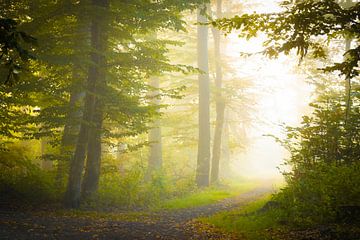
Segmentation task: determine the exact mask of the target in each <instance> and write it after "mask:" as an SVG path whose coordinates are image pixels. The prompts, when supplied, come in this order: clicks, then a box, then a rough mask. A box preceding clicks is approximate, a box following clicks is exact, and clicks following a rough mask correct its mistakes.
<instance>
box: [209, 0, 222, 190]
mask: <svg viewBox="0 0 360 240" xmlns="http://www.w3.org/2000/svg"><path fill="white" fill-rule="evenodd" d="M216 17H217V18H218V19H219V18H221V17H222V0H217V1H216ZM213 35H214V45H215V46H214V48H215V68H216V77H215V87H216V89H215V101H216V125H215V134H214V145H213V152H212V160H211V178H210V180H211V183H216V182H218V181H219V168H220V158H221V137H222V132H223V125H224V112H225V101H224V98H223V95H222V68H221V50H220V47H221V36H220V31H219V30H218V29H215V28H213Z"/></svg>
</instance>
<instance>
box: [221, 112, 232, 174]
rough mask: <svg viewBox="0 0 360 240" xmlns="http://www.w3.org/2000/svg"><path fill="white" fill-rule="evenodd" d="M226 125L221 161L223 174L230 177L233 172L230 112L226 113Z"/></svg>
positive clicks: (224, 127)
mask: <svg viewBox="0 0 360 240" xmlns="http://www.w3.org/2000/svg"><path fill="white" fill-rule="evenodd" d="M224 115H225V119H224V126H223V136H222V144H221V152H222V155H221V156H222V157H221V159H222V161H221V174H220V175H221V176H222V177H223V178H229V175H230V173H231V168H230V147H229V138H230V135H229V134H230V133H229V116H228V115H229V114H224Z"/></svg>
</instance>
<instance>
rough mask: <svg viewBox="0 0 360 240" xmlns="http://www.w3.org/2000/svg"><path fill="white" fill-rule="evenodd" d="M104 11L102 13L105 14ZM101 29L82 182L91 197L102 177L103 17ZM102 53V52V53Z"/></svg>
mask: <svg viewBox="0 0 360 240" xmlns="http://www.w3.org/2000/svg"><path fill="white" fill-rule="evenodd" d="M93 2H94V3H95V4H96V5H97V6H101V7H103V8H104V9H108V7H109V0H94V1H93ZM103 14H104V13H102V14H100V15H99V17H100V16H103ZM98 24H99V31H98V36H97V43H98V44H97V46H96V50H97V51H98V53H100V54H98V56H97V61H98V62H96V63H97V66H96V67H97V70H98V79H97V81H96V88H95V103H94V112H93V116H92V121H91V124H92V125H91V126H90V130H89V140H88V141H89V142H88V149H87V161H86V168H85V175H84V181H83V184H82V187H83V189H82V197H83V198H87V197H90V196H91V195H92V194H93V193H95V192H96V191H97V189H98V185H99V179H100V166H101V133H102V125H103V111H104V102H103V99H102V97H101V96H103V95H104V91H105V87H106V70H105V68H106V66H105V65H106V58H105V55H104V54H103V53H104V52H105V51H106V42H107V32H106V22H105V21H104V20H103V19H99V22H98ZM101 53H102V54H101Z"/></svg>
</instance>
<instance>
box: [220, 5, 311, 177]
mask: <svg viewBox="0 0 360 240" xmlns="http://www.w3.org/2000/svg"><path fill="white" fill-rule="evenodd" d="M276 2H277V1H267V2H266V3H264V2H263V3H262V4H261V5H260V8H258V9H256V11H257V12H264V11H266V10H267V11H269V12H273V11H278V10H279V7H278V6H277V5H276ZM264 40H265V38H264V36H262V35H260V36H258V37H257V38H254V39H251V40H250V41H246V40H245V39H239V37H238V36H237V33H232V34H229V35H228V36H227V37H226V39H225V41H226V45H225V49H224V51H225V55H226V56H228V57H230V58H233V59H234V60H233V61H232V65H233V66H232V67H233V69H236V70H237V71H236V73H235V74H236V76H237V77H239V78H252V79H253V82H254V85H255V89H254V91H255V93H256V103H254V105H255V106H256V113H255V114H256V120H255V121H256V122H254V123H253V126H252V127H251V128H250V129H247V134H248V135H249V136H250V139H252V141H251V143H250V146H249V147H248V148H247V149H246V151H245V152H242V153H240V152H239V153H237V154H236V153H235V154H234V155H235V156H234V159H236V160H235V162H233V167H234V169H236V170H235V171H236V172H238V173H239V174H241V175H243V176H247V177H253V176H255V177H263V178H268V177H280V176H281V175H280V172H279V170H278V169H277V167H279V166H280V165H281V164H282V163H283V161H284V158H286V156H287V152H286V151H285V150H284V149H283V148H282V147H281V146H279V144H278V143H276V142H275V141H274V140H273V139H272V138H270V137H267V136H264V135H274V136H277V137H281V136H282V135H281V134H282V127H281V126H280V125H281V124H286V125H292V126H294V125H297V124H299V123H300V122H301V116H302V115H303V114H304V112H305V111H307V109H308V107H307V105H308V103H309V101H310V92H311V87H310V86H309V84H307V83H306V78H305V76H302V75H299V74H297V73H295V72H294V71H293V69H294V68H295V67H298V59H297V58H296V56H280V57H279V58H278V59H268V58H266V57H264V56H262V55H261V54H260V53H259V52H261V51H262V50H263V46H262V42H263V41H264ZM241 53H254V54H253V55H251V56H249V57H242V56H241Z"/></svg>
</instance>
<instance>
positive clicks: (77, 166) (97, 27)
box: [64, 0, 109, 208]
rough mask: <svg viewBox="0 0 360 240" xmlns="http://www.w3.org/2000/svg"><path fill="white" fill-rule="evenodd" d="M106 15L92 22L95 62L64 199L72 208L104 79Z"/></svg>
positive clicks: (104, 1) (96, 1)
mask: <svg viewBox="0 0 360 240" xmlns="http://www.w3.org/2000/svg"><path fill="white" fill-rule="evenodd" d="M92 3H93V5H94V6H97V7H103V8H106V7H107V6H108V5H109V0H93V1H92ZM105 17H107V16H104V15H98V16H97V14H94V15H93V18H92V23H91V30H90V31H91V46H92V48H93V49H94V50H93V52H92V53H91V60H92V62H93V63H94V64H93V65H91V66H90V67H89V72H88V79H87V92H86V95H85V103H84V112H83V117H82V123H81V125H80V132H79V136H78V139H77V144H76V148H75V153H74V157H73V159H72V161H71V165H70V173H69V181H68V186H67V191H66V193H65V199H64V203H65V206H67V207H71V208H78V207H79V206H80V194H81V178H82V173H83V170H84V162H85V152H86V148H87V144H88V141H89V131H90V125H89V123H91V122H92V120H93V118H92V117H93V112H94V104H95V94H96V91H95V90H96V85H97V82H99V81H101V80H102V79H100V77H101V74H100V65H101V56H100V54H101V53H102V50H103V49H102V47H101V42H102V38H103V31H104V29H103V28H102V27H103V26H102V22H103V19H102V18H105Z"/></svg>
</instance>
